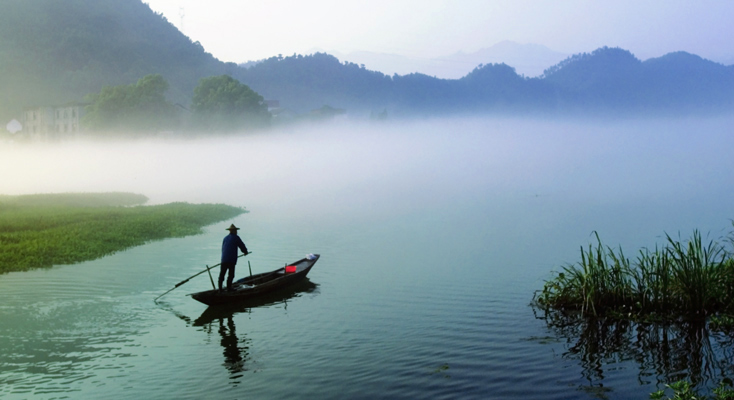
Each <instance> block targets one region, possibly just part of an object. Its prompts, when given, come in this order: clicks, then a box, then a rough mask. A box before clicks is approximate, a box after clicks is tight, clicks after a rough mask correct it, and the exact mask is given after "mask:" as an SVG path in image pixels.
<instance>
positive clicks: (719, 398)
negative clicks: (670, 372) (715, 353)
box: [650, 379, 734, 400]
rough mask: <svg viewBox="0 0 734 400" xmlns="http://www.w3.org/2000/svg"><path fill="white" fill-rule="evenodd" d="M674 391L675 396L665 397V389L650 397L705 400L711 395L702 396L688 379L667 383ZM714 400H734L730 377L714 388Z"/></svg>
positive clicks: (654, 398)
mask: <svg viewBox="0 0 734 400" xmlns="http://www.w3.org/2000/svg"><path fill="white" fill-rule="evenodd" d="M665 387H666V388H669V389H671V390H672V391H673V397H665V389H663V390H658V391H657V392H653V393H650V398H651V399H653V400H660V399H670V400H704V399H708V398H709V397H706V396H701V395H699V394H698V393H696V391H694V390H693V388H691V384H690V383H689V382H688V381H677V382H674V383H671V384H670V385H665ZM711 399H714V400H733V399H734V389H732V381H731V380H730V379H724V380H723V381H721V383H719V386H718V387H717V388H716V389H714V397H711Z"/></svg>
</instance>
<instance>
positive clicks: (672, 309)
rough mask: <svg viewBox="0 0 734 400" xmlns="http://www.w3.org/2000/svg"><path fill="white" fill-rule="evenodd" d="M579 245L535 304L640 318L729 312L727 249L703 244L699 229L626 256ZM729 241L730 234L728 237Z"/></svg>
mask: <svg viewBox="0 0 734 400" xmlns="http://www.w3.org/2000/svg"><path fill="white" fill-rule="evenodd" d="M595 236H596V245H591V244H590V245H589V246H588V248H586V249H585V248H584V247H581V261H580V262H579V263H577V264H574V265H568V266H565V267H562V270H561V271H560V272H556V273H555V274H554V276H553V278H552V279H550V280H548V281H546V282H545V284H544V286H543V289H542V290H541V291H539V292H536V294H535V297H534V302H535V304H536V305H538V306H540V307H541V308H543V309H545V310H546V311H548V310H554V311H573V312H578V313H581V314H582V315H584V316H593V317H597V316H608V317H617V318H625V319H633V320H644V321H649V322H652V321H671V320H679V319H703V318H706V317H709V316H717V320H719V321H725V322H726V321H727V320H731V318H729V317H728V316H731V315H734V260H733V259H732V256H731V253H730V252H728V251H727V250H726V247H725V246H723V245H721V244H719V243H717V242H715V241H710V242H708V243H707V244H705V243H704V242H703V240H702V238H701V234H700V232H698V231H694V232H693V236H692V238H690V239H689V240H687V241H684V242H683V241H680V240H675V239H673V238H671V237H670V236H669V235H666V237H667V243H666V244H665V245H664V246H663V247H656V248H655V249H654V250H650V249H643V250H640V251H639V252H638V254H637V256H636V257H635V258H634V259H633V260H630V258H628V257H627V256H626V255H625V254H624V252H623V251H622V249H621V248H618V249H616V250H615V249H613V248H611V247H608V246H604V245H603V244H602V242H601V239H599V235H598V234H596V232H595ZM730 240H731V238H730Z"/></svg>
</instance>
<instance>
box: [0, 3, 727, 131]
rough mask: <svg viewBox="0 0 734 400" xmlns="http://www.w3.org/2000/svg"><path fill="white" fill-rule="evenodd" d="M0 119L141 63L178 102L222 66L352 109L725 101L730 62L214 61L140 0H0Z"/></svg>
mask: <svg viewBox="0 0 734 400" xmlns="http://www.w3.org/2000/svg"><path fill="white" fill-rule="evenodd" d="M1 1H2V6H1V7H2V13H0V122H3V123H4V122H5V121H7V120H9V118H10V117H16V118H17V117H18V116H19V114H20V112H21V111H22V109H23V107H26V106H38V105H59V104H64V103H68V102H77V101H81V100H82V99H83V98H84V97H85V95H87V94H89V93H94V92H98V91H99V90H100V89H101V88H102V87H103V86H110V85H121V84H131V83H135V82H137V80H138V79H140V78H142V77H143V76H145V75H147V74H161V75H162V76H163V77H164V79H165V80H166V81H168V83H169V85H170V88H169V90H168V92H167V96H168V98H169V100H171V101H172V102H177V103H181V104H182V105H184V106H188V105H189V104H190V102H191V97H192V95H193V88H194V87H195V86H196V85H197V83H198V81H199V79H201V78H204V77H209V76H214V75H222V74H228V75H231V76H233V77H234V78H236V79H238V80H240V81H241V82H243V83H245V84H247V85H249V86H250V87H251V88H252V89H254V90H255V91H257V92H258V93H260V94H261V95H262V96H263V97H265V98H266V99H275V100H279V101H280V105H281V107H284V108H289V109H292V110H294V111H296V112H308V111H309V110H311V109H316V108H320V107H322V106H323V105H329V106H332V107H337V108H344V109H347V110H348V112H349V113H350V114H352V115H360V114H361V115H368V114H369V113H370V112H380V111H383V110H387V111H388V112H389V113H390V115H401V114H403V115H411V114H418V113H431V114H436V113H457V112H508V111H509V112H548V113H565V112H583V113H586V112H590V111H591V112H615V113H620V112H621V113H649V112H674V113H680V112H702V111H703V112H721V111H724V112H731V111H732V110H734V66H723V65H720V64H716V63H713V62H711V61H708V60H704V59H701V58H700V57H698V56H695V55H692V54H688V53H682V52H680V53H671V54H668V55H665V56H663V57H660V58H655V59H650V60H646V61H641V60H638V59H637V58H635V57H634V56H633V55H632V54H631V53H630V52H628V51H626V50H622V49H615V48H606V47H605V48H601V49H597V50H595V51H593V52H592V53H588V54H586V53H585V54H579V55H575V56H573V57H570V58H568V59H566V60H565V61H563V62H561V63H559V64H558V65H556V66H553V67H551V68H549V69H548V70H547V71H546V73H545V74H544V75H543V76H541V77H538V78H532V79H528V78H525V77H523V76H519V75H518V74H516V73H515V70H514V69H513V68H512V67H511V66H507V65H504V64H489V65H479V66H477V68H476V69H475V70H474V71H472V72H470V73H469V74H467V75H466V76H465V77H463V78H461V79H454V80H444V79H438V78H435V77H431V76H427V75H423V74H419V73H415V74H409V75H403V76H400V75H393V76H387V75H385V74H382V73H380V72H375V71H370V70H367V69H365V68H363V67H361V66H358V65H356V64H352V63H341V62H339V60H337V59H336V58H335V57H333V56H330V55H328V54H323V53H317V54H313V55H307V56H302V55H294V56H290V57H280V56H279V57H272V58H270V59H267V60H263V61H261V62H258V63H255V64H254V65H252V66H250V67H249V68H241V67H238V66H237V65H235V64H233V63H223V62H221V61H219V60H217V59H216V58H215V57H213V56H212V55H211V54H209V53H207V52H206V51H205V50H204V48H202V46H201V45H200V44H199V43H198V42H192V40H190V39H189V38H188V37H186V36H185V35H183V34H182V33H181V32H179V31H178V30H177V29H176V28H175V27H174V26H173V25H172V24H170V23H169V22H168V21H167V20H166V19H165V18H164V17H163V16H162V15H159V14H156V13H155V12H153V11H152V10H151V9H150V8H149V7H148V5H146V4H144V3H142V2H141V1H140V0H64V1H59V0H1Z"/></svg>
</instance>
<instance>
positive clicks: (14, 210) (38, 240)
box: [0, 193, 246, 273]
mask: <svg viewBox="0 0 734 400" xmlns="http://www.w3.org/2000/svg"><path fill="white" fill-rule="evenodd" d="M145 201H147V198H146V197H145V196H142V195H136V194H131V193H101V194H100V193H88V194H87V193H84V194H49V195H46V194H42V195H24V196H0V273H6V272H10V271H24V270H29V269H33V268H42V267H51V266H53V265H58V264H72V263H77V262H81V261H87V260H93V259H96V258H99V257H102V256H105V255H108V254H111V253H114V252H117V251H121V250H124V249H127V248H130V247H134V246H139V245H142V244H145V243H147V242H149V241H152V240H160V239H165V238H170V237H182V236H188V235H195V234H198V233H201V228H202V227H203V226H206V225H210V224H212V223H215V222H218V221H223V220H226V219H228V218H232V217H234V216H237V215H239V214H242V213H244V212H246V211H245V210H244V209H243V208H240V207H233V206H228V205H225V204H188V203H170V204H162V205H155V206H142V205H141V204H142V203H144V202H145Z"/></svg>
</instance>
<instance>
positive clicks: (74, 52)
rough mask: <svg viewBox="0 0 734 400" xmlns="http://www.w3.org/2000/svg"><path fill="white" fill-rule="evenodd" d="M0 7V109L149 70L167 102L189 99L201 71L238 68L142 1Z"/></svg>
mask: <svg viewBox="0 0 734 400" xmlns="http://www.w3.org/2000/svg"><path fill="white" fill-rule="evenodd" d="M0 7H1V8H2V9H1V12H0V116H3V114H5V115H7V114H8V113H10V114H16V115H17V113H18V109H19V108H20V109H22V107H23V106H31V105H52V104H63V103H66V102H73V101H80V100H82V99H83V98H84V96H85V95H86V94H88V93H92V92H97V91H99V90H100V89H101V88H102V87H103V86H109V85H120V84H130V83H135V82H136V81H137V80H138V79H140V78H142V77H143V76H145V75H146V74H154V73H160V74H162V75H163V76H164V77H165V79H166V80H167V81H168V82H169V83H170V89H169V92H168V96H169V98H170V99H171V100H172V101H174V102H180V103H183V104H188V102H189V101H190V98H191V96H192V91H193V88H194V87H195V86H196V84H197V82H198V80H199V79H200V78H201V77H206V76H212V75H217V74H224V73H226V72H231V70H233V69H235V68H236V65H235V64H224V63H222V62H220V61H219V60H217V59H216V58H214V57H213V56H212V55H211V54H208V53H206V52H205V51H204V49H203V47H202V46H201V45H199V44H198V43H192V41H191V40H190V39H189V38H187V37H186V36H184V35H183V34H182V33H181V32H179V31H178V30H177V29H176V28H175V27H174V26H173V25H171V24H170V23H168V21H167V20H166V19H165V18H164V17H163V16H161V15H159V14H156V13H154V12H153V11H152V10H151V9H150V7H148V5H147V4H143V3H142V2H141V1H140V0H64V1H59V0H2V5H1V6H0ZM3 112H4V113H3Z"/></svg>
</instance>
